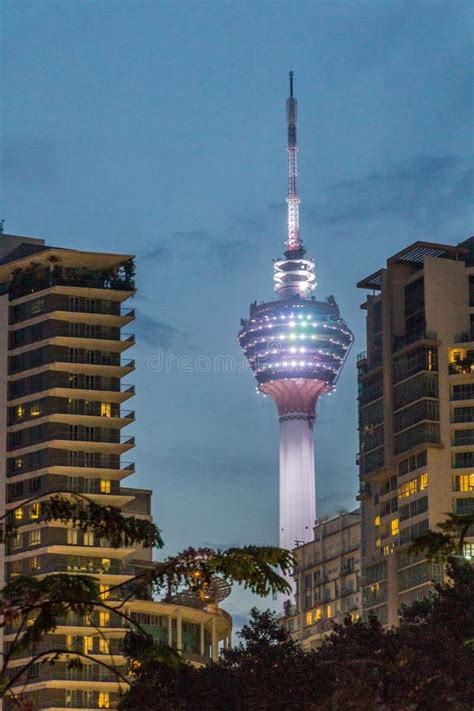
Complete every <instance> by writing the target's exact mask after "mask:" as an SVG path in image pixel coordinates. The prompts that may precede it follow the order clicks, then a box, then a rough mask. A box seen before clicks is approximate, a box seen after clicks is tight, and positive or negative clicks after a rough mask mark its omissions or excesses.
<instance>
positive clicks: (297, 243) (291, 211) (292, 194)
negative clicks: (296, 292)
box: [286, 72, 303, 252]
mask: <svg viewBox="0 0 474 711" xmlns="http://www.w3.org/2000/svg"><path fill="white" fill-rule="evenodd" d="M297 110H298V102H297V100H296V99H295V98H294V96H293V72H290V96H289V98H288V99H287V101H286V121H287V124H288V197H287V198H286V202H287V203H288V239H287V242H286V244H287V247H288V250H289V251H290V252H292V251H295V250H299V249H301V248H302V246H303V242H302V241H301V238H300V215H299V205H300V202H301V201H300V198H299V195H298V163H297V154H298V144H297V140H296V126H297Z"/></svg>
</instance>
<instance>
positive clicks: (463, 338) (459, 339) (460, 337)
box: [454, 332, 474, 343]
mask: <svg viewBox="0 0 474 711" xmlns="http://www.w3.org/2000/svg"><path fill="white" fill-rule="evenodd" d="M473 342H474V334H473V333H467V332H464V333H458V334H457V335H456V336H455V337H454V343H473Z"/></svg>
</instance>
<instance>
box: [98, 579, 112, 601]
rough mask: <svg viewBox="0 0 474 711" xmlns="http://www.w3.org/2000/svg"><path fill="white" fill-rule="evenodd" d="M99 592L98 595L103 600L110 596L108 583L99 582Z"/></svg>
mask: <svg viewBox="0 0 474 711" xmlns="http://www.w3.org/2000/svg"><path fill="white" fill-rule="evenodd" d="M99 593H100V597H101V598H102V599H103V600H106V599H107V598H108V597H110V590H109V586H108V585H104V584H103V583H100V585H99Z"/></svg>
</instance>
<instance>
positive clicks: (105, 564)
mask: <svg viewBox="0 0 474 711" xmlns="http://www.w3.org/2000/svg"><path fill="white" fill-rule="evenodd" d="M109 568H110V558H102V572H103V573H106V572H107V571H108V570H109Z"/></svg>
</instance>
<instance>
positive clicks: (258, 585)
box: [148, 546, 293, 596]
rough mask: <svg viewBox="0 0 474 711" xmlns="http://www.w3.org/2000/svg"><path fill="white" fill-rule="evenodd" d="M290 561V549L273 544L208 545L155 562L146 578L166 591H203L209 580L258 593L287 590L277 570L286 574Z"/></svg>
mask: <svg viewBox="0 0 474 711" xmlns="http://www.w3.org/2000/svg"><path fill="white" fill-rule="evenodd" d="M292 564H293V555H292V553H291V552H290V551H285V550H283V549H281V548H276V547H273V546H243V547H242V548H229V549H228V550H225V551H220V550H213V549H212V548H187V549H186V550H184V551H183V552H182V553H179V554H178V555H177V556H173V557H170V558H168V559H167V560H165V561H164V562H163V563H158V564H156V565H155V567H154V569H152V570H150V572H149V574H148V575H149V582H152V583H153V584H154V586H155V588H156V589H157V590H160V589H161V588H163V587H165V588H166V589H167V590H168V594H169V595H171V594H172V593H176V592H178V591H179V590H180V589H181V588H182V587H183V586H185V587H187V588H190V589H192V590H193V591H194V592H196V593H198V594H199V593H202V594H203V595H204V594H205V593H206V590H207V589H208V588H209V586H210V585H211V582H212V580H213V579H214V578H215V577H216V576H217V577H218V578H221V579H223V580H224V581H227V582H228V583H233V582H234V583H239V584H241V585H243V586H244V587H245V588H247V589H248V590H251V591H252V592H253V593H255V594H257V595H261V596H266V595H269V594H272V595H275V594H277V593H289V592H290V591H291V588H290V585H289V583H288V581H287V580H285V579H284V578H283V577H282V576H281V575H280V573H279V571H280V570H281V571H282V572H283V574H286V575H288V574H289V572H290V570H291V567H292Z"/></svg>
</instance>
